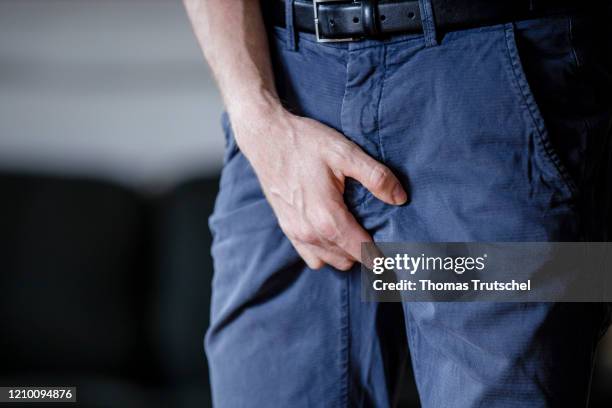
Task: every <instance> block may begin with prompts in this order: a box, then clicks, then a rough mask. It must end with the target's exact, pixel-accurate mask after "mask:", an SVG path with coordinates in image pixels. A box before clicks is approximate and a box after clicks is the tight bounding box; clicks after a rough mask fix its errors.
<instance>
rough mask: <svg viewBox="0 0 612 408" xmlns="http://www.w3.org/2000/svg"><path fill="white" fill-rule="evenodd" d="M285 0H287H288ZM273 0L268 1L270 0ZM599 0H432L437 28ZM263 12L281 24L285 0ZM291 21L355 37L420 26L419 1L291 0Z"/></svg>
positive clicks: (325, 33)
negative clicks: (292, 9)
mask: <svg viewBox="0 0 612 408" xmlns="http://www.w3.org/2000/svg"><path fill="white" fill-rule="evenodd" d="M287 1H289V0H287ZM270 3H273V4H272V5H269V4H270ZM602 3H605V1H604V0H599V1H598V0H432V8H433V14H434V20H435V23H436V28H437V30H438V31H439V32H449V31H455V30H460V29H466V28H473V27H480V26H485V25H492V24H501V23H507V22H511V21H517V20H525V19H529V18H538V17H544V16H548V15H553V14H558V13H565V12H570V11H574V10H577V9H578V8H585V7H586V6H592V5H594V4H602ZM262 4H263V5H264V6H263V10H264V15H266V16H268V17H269V18H271V19H272V23H273V24H274V25H277V26H281V27H284V26H285V0H271V1H265V0H264V1H263V2H262ZM294 26H295V28H296V29H297V30H299V31H304V32H309V33H313V34H316V36H317V40H318V41H320V42H329V41H355V40H360V39H363V38H368V37H378V36H381V35H391V34H410V33H420V32H422V31H423V27H422V23H421V16H420V10H419V2H418V1H414V0H413V1H399V0H386V1H385V0H378V1H377V0H361V1H351V0H314V1H306V0H296V1H294Z"/></svg>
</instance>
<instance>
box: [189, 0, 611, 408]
mask: <svg viewBox="0 0 612 408" xmlns="http://www.w3.org/2000/svg"><path fill="white" fill-rule="evenodd" d="M432 3H433V4H432ZM604 3H605V2H601V1H586V2H585V1H582V2H578V1H561V2H552V1H543V0H542V1H539V0H532V1H514V0H507V1H499V2H490V1H483V0H472V1H470V0H436V1H433V2H432V1H430V0H420V1H399V0H388V1H384V2H383V1H381V2H380V4H378V2H375V1H361V2H355V3H352V2H350V1H348V2H337V1H335V2H321V4H315V5H313V4H312V3H311V2H307V1H301V0H300V1H290V0H286V1H278V0H275V1H270V2H262V6H261V8H260V5H259V2H258V1H256V0H223V1H212V0H208V1H198V0H186V5H187V10H188V13H189V16H190V17H191V20H192V22H193V26H194V28H195V32H196V34H197V37H198V39H199V41H200V44H201V46H202V48H203V50H204V54H205V56H206V59H207V60H208V62H209V63H210V66H211V67H212V70H213V72H214V74H215V77H216V79H217V81H218V84H219V87H220V89H221V91H222V94H223V98H224V101H225V105H226V108H227V115H225V116H224V119H223V125H224V128H225V133H226V137H227V152H226V156H225V166H224V169H223V174H222V178H221V186H220V192H219V196H218V199H217V205H216V208H215V212H214V214H213V216H212V217H211V220H210V225H211V228H212V231H213V233H214V244H213V256H214V260H215V276H214V280H213V292H214V294H213V299H212V316H211V320H212V321H211V327H210V329H209V331H208V333H207V338H206V350H207V356H208V361H209V366H210V371H211V383H212V390H213V400H214V403H215V405H217V406H220V407H245V406H252V407H262V406H273V407H301V406H304V407H310V406H317V407H318V406H322V407H336V406H338V407H346V406H376V407H385V406H390V405H393V404H394V400H395V398H396V394H397V391H398V387H401V383H400V384H397V378H396V376H397V373H398V372H399V371H401V362H402V361H403V359H404V357H405V354H404V353H403V351H404V350H405V347H404V346H403V345H402V342H401V334H400V332H399V331H398V328H399V329H402V330H403V329H404V328H405V333H406V335H407V338H408V344H409V349H410V353H411V356H412V364H413V369H414V373H415V378H416V382H417V387H418V390H419V395H420V399H421V403H422V405H423V406H424V407H497V406H500V407H510V406H516V407H543V406H563V407H566V406H571V407H577V406H584V405H585V404H586V402H587V395H588V386H589V377H590V371H591V367H592V361H593V353H594V349H595V346H596V344H597V341H598V339H599V337H600V336H601V334H602V333H603V331H604V330H605V328H606V327H607V320H608V313H607V306H606V305H603V304H597V303H592V304H553V303H546V304H544V303H530V304H521V303H462V304H456V303H405V304H403V305H401V307H402V309H401V311H402V312H403V313H402V314H403V318H402V314H400V315H398V314H397V313H394V311H395V308H394V307H393V305H384V304H377V303H366V302H362V301H361V298H360V274H359V268H358V266H357V265H358V262H359V261H360V260H361V259H360V246H361V244H362V243H364V242H370V241H372V240H375V241H395V242H402V241H416V242H448V241H458V242H469V241H480V242H488V241H578V240H586V241H602V240H604V241H605V240H607V237H608V235H607V227H606V225H607V224H606V223H607V222H608V217H607V213H608V207H607V205H608V196H609V188H608V187H607V185H609V183H610V180H609V178H608V174H609V172H608V166H609V165H610V160H609V156H610V147H609V135H610V123H611V120H612V104H611V101H610V95H611V93H610V92H611V91H612V79H611V74H612V69H611V67H612V62H611V61H610V55H612V53H611V52H610V51H612V48H611V43H612V36H610V32H609V31H608V29H607V27H608V23H607V21H609V20H607V19H608V18H609V12H608V9H607V4H604ZM315 7H316V9H315ZM315 10H316V14H317V20H316V21H315V18H314V17H315ZM262 11H263V13H262ZM264 21H265V23H264ZM337 39H342V40H348V41H342V42H329V40H337ZM230 122H231V125H230ZM398 307H399V306H398ZM404 321H405V322H404Z"/></svg>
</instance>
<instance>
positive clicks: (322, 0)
mask: <svg viewBox="0 0 612 408" xmlns="http://www.w3.org/2000/svg"><path fill="white" fill-rule="evenodd" d="M348 2H349V1H348V0H312V7H313V8H314V24H315V35H316V37H317V42H320V43H326V42H327V43H329V42H346V41H355V40H356V39H355V38H353V37H343V38H324V37H322V36H321V31H320V29H319V4H325V3H348Z"/></svg>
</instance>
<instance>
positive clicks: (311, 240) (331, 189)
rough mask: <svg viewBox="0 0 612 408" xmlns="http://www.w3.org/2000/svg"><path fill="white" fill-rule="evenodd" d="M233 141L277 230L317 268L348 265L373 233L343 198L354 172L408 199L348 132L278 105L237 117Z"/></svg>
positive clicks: (379, 190) (386, 193)
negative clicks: (255, 179)
mask: <svg viewBox="0 0 612 408" xmlns="http://www.w3.org/2000/svg"><path fill="white" fill-rule="evenodd" d="M233 126H234V131H235V133H236V141H237V142H238V145H239V146H240V148H241V150H242V152H243V153H244V154H245V155H246V156H247V158H248V159H249V161H250V163H251V165H252V166H253V168H254V169H255V172H256V173H257V177H258V179H259V181H260V184H261V186H262V189H263V191H264V193H265V195H266V197H267V199H268V201H269V203H270V205H271V206H272V208H273V209H274V212H275V214H276V216H277V218H278V221H279V224H280V227H281V228H282V230H283V232H284V233H285V234H286V235H287V237H288V238H289V239H290V240H291V242H292V243H293V246H294V247H295V249H296V250H297V251H298V253H299V254H300V255H301V256H302V258H303V259H304V260H305V261H306V263H307V264H308V266H309V267H310V268H312V269H319V268H321V267H322V266H323V265H324V264H330V265H332V266H334V267H335V268H337V269H340V270H348V269H350V268H351V266H352V265H353V264H354V262H355V261H360V260H361V243H362V242H370V241H372V238H371V237H370V235H369V234H368V233H367V232H366V231H365V230H364V229H363V228H362V227H361V226H360V225H359V224H358V223H357V221H356V220H355V218H354V217H353V215H352V214H351V213H350V212H349V211H348V209H347V207H346V205H345V204H344V200H343V192H344V185H345V181H346V178H347V177H351V178H353V179H355V180H357V181H359V182H360V183H361V184H363V185H364V186H365V187H366V188H367V189H368V190H370V191H371V192H372V193H373V194H374V195H375V196H376V197H377V198H379V199H380V200H382V201H384V202H386V203H389V204H392V205H400V204H403V203H404V202H406V199H407V196H406V193H405V191H404V189H403V188H402V186H401V185H400V183H399V181H398V180H397V178H396V177H395V176H394V175H393V173H392V172H391V171H390V170H389V169H388V168H387V167H385V166H383V165H382V164H380V163H378V162H377V161H375V160H374V159H372V158H371V157H369V156H368V155H367V154H365V153H364V152H363V151H362V150H361V149H360V148H359V147H358V146H357V145H356V144H354V143H353V142H351V141H350V140H348V139H347V138H346V137H345V136H344V135H342V134H340V133H338V132H336V131H335V130H333V129H331V128H329V127H327V126H325V125H323V124H321V123H319V122H317V121H314V120H312V119H308V118H303V117H299V116H295V115H293V114H291V113H289V112H287V111H286V110H284V109H282V108H280V107H278V108H276V109H274V112H272V113H269V114H267V115H265V117H263V116H262V115H259V116H258V117H251V116H250V117H246V118H235V120H234V122H233Z"/></svg>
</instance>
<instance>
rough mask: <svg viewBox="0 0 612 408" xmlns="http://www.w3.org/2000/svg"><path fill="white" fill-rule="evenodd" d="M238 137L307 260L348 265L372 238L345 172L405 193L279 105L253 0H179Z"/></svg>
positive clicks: (388, 196)
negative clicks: (347, 192)
mask: <svg viewBox="0 0 612 408" xmlns="http://www.w3.org/2000/svg"><path fill="white" fill-rule="evenodd" d="M184 2H185V6H186V9H187V13H188V14H189V17H190V19H191V22H192V24H193V28H194V32H195V34H196V36H197V38H198V41H199V42H200V45H201V46H202V50H203V51H204V56H205V57H206V59H207V61H208V63H209V64H210V67H211V68H212V70H213V73H214V74H215V77H216V79H217V82H218V84H219V88H220V90H221V94H222V95H223V99H224V101H225V105H226V108H227V111H228V113H229V116H230V119H231V122H232V126H233V129H234V133H235V134H236V141H237V142H238V145H239V146H240V149H241V150H242V152H243V153H244V154H245V156H246V157H247V158H248V159H249V161H250V163H251V164H252V166H253V168H254V169H255V172H256V173H257V177H258V179H259V181H260V184H261V185H262V188H263V191H264V193H265V195H266V197H267V199H268V201H269V202H270V204H271V205H272V208H273V210H274V212H275V214H276V216H277V217H278V221H279V224H280V226H281V228H282V229H283V231H284V232H285V234H286V235H287V236H288V237H289V239H290V240H291V242H292V243H293V245H294V246H295V248H296V249H297V251H298V252H299V253H300V255H301V256H302V257H303V258H304V260H305V261H306V263H307V264H308V266H310V267H311V268H313V269H318V268H320V267H322V266H323V265H324V264H325V263H328V264H330V265H333V266H335V267H336V268H338V269H344V270H346V269H349V268H350V267H351V266H352V264H353V263H354V262H355V261H361V259H360V258H361V253H360V252H361V249H360V247H361V245H360V244H361V243H362V242H370V241H371V240H372V239H371V237H370V236H369V235H368V233H367V232H366V231H364V229H363V228H362V227H361V226H360V225H359V224H358V223H357V222H356V221H355V219H354V218H353V216H352V214H351V213H350V212H349V211H348V210H347V208H346V206H345V205H344V201H343V192H344V183H345V181H346V178H347V177H351V178H354V179H356V180H357V181H359V182H361V183H362V184H363V185H364V186H365V187H366V188H368V189H369V190H370V191H371V192H372V193H373V194H374V195H375V196H376V197H378V198H379V199H381V200H383V201H385V202H387V203H389V204H396V205H398V204H402V203H404V202H405V201H406V193H405V192H404V190H403V189H402V187H401V186H400V184H399V182H398V181H397V179H396V178H395V176H393V174H392V173H391V171H389V169H387V168H386V167H385V166H383V165H381V164H380V163H378V162H376V161H375V160H373V159H372V158H370V157H369V156H367V155H366V154H365V153H364V152H363V151H362V150H361V149H360V148H359V147H358V146H356V145H355V144H354V143H352V142H350V141H349V140H348V139H347V138H346V137H344V136H343V135H341V134H339V133H338V132H336V131H335V130H333V129H330V128H329V127H327V126H324V125H323V124H321V123H318V122H316V121H314V120H310V119H306V118H302V117H298V116H295V115H292V114H290V113H289V112H287V111H286V110H285V109H283V107H282V106H281V103H280V101H279V98H278V95H277V93H276V89H275V86H274V75H273V70H272V66H271V64H270V54H269V50H268V42H267V38H266V31H265V27H264V24H263V19H262V17H261V11H260V2H259V0H222V1H221V0H219V1H210V0H184Z"/></svg>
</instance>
